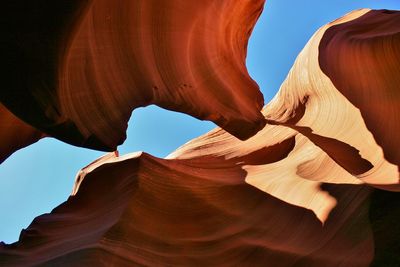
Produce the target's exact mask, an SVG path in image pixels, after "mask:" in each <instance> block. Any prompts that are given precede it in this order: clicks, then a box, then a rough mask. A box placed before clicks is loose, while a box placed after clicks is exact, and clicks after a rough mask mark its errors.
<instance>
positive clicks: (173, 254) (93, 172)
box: [0, 10, 400, 266]
mask: <svg viewBox="0 0 400 267" xmlns="http://www.w3.org/2000/svg"><path fill="white" fill-rule="evenodd" d="M371 14H372V17H370V16H371ZM387 14H388V13H387V12H369V11H368V10H360V11H356V12H353V13H350V14H348V15H347V16H345V17H344V18H341V19H339V20H337V21H335V22H333V23H330V24H328V25H326V26H324V27H322V28H321V29H320V30H319V31H318V32H317V33H316V34H315V35H314V36H313V38H312V39H311V40H310V42H309V43H308V44H307V46H306V47H305V49H304V50H303V51H302V52H301V54H300V55H299V57H298V59H297V60H296V62H295V64H294V66H293V68H292V70H291V72H290V73H289V75H288V77H287V79H286V81H285V82H284V83H283V85H282V87H281V90H280V92H279V93H278V95H277V96H276V97H275V98H274V100H273V101H272V102H271V103H270V104H268V105H267V106H266V107H265V108H264V110H263V113H264V116H265V118H266V119H267V120H268V121H269V122H270V124H269V125H267V126H266V127H264V129H263V130H262V131H260V132H259V133H258V134H257V135H255V136H254V137H252V138H250V139H249V140H247V141H245V142H241V141H239V140H237V139H236V138H234V137H232V136H231V135H230V134H228V133H226V132H225V131H223V130H221V129H216V130H214V131H211V132H210V133H208V134H206V135H204V136H202V137H199V138H197V139H195V140H193V141H191V142H189V143H188V144H186V145H184V146H183V147H181V148H180V149H178V150H177V151H175V152H173V153H172V154H171V155H170V156H169V157H168V159H158V158H154V157H152V156H150V155H147V154H141V153H136V154H131V155H126V156H122V157H118V156H117V155H115V154H107V155H105V156H104V157H102V158H100V159H99V160H97V161H95V162H93V163H92V164H90V165H89V166H87V167H85V168H84V169H82V171H81V172H80V173H79V174H78V176H77V178H76V184H75V187H74V189H73V193H72V196H71V197H70V198H69V199H68V201H66V202H65V203H63V204H62V205H60V206H59V207H57V208H56V209H54V210H53V211H52V213H51V214H46V215H42V216H40V217H38V218H36V219H35V220H34V221H33V222H32V224H31V225H30V226H29V228H28V229H27V230H24V231H23V232H22V233H21V237H20V241H19V242H17V243H14V244H11V245H4V244H3V245H2V246H1V247H0V263H1V264H5V265H9V266H18V265H30V264H41V265H44V266H54V265H55V266H71V265H72V266H74V265H86V266H110V265H115V266H132V265H146V266H148V265H150V266H160V265H163V266H165V265H166V266H191V265H193V266H199V265H201V266H221V265H222V266H232V265H239V266H368V265H370V264H372V265H376V266H390V265H393V266H395V265H398V263H400V259H399V257H398V255H399V251H398V250H399V249H398V245H396V244H398V240H397V237H398V234H399V233H400V231H399V230H398V229H397V228H398V227H395V225H397V219H398V217H399V216H400V210H399V208H398V204H399V199H400V198H399V195H398V193H388V192H384V191H380V190H377V189H372V188H371V187H370V186H368V185H366V184H365V183H369V184H371V185H373V186H376V187H379V188H386V189H390V190H398V189H399V182H398V170H397V166H396V165H393V164H392V163H390V162H389V161H387V160H386V159H385V157H384V155H386V149H385V147H384V146H383V149H382V148H381V147H380V146H379V141H378V140H376V137H375V136H376V133H375V132H373V130H371V129H372V127H368V128H367V126H368V123H366V122H365V120H364V115H363V110H362V109H359V108H357V104H356V103H353V102H352V100H351V99H349V98H347V97H346V96H345V95H343V94H341V93H340V90H339V89H337V88H336V87H335V85H334V83H333V82H332V80H331V79H330V78H329V77H328V76H327V75H326V74H325V73H324V72H323V71H322V70H321V68H320V65H319V61H320V60H321V57H322V56H329V54H321V53H319V49H320V46H319V45H320V43H321V39H323V38H325V37H324V36H325V33H326V32H327V30H329V29H330V28H331V27H332V28H333V27H335V26H334V25H341V26H342V27H344V28H346V27H345V25H348V27H350V29H351V27H352V25H358V23H361V22H362V21H365V19H366V18H370V19H372V20H376V19H377V20H378V21H380V19H379V18H380V17H385V16H386V15H387ZM393 14H397V16H398V14H399V13H390V15H391V18H392V19H394V20H397V16H394V15H393ZM368 20H369V19H367V21H368ZM360 21H361V22H360ZM367 25H369V26H368V27H367V28H368V30H371V29H370V27H373V26H371V25H370V24H367ZM374 25H375V26H376V27H379V25H380V24H379V23H378V24H374ZM340 32H341V31H338V34H339V35H340ZM355 32H356V33H357V32H360V30H359V31H355ZM350 33H352V31H350V30H349V33H348V34H350ZM334 39H335V38H333V40H334ZM376 49H378V48H376ZM339 62H340V61H339ZM342 64H344V63H342ZM397 64H398V62H397ZM355 66H356V67H357V66H358V65H355ZM337 68H338V69H341V68H340V67H337ZM377 77H378V78H377V79H379V76H377ZM350 81H351V80H350ZM352 90H355V91H356V90H358V87H354V88H352ZM380 92H384V90H383V89H382V91H380ZM354 94H357V92H354ZM377 94H378V96H379V93H377ZM359 97H361V98H362V97H363V94H362V93H359ZM360 102H362V101H361V100H360ZM390 103H391V104H393V105H397V102H390ZM360 110H361V111H360ZM371 114H372V115H371ZM371 114H369V115H370V116H373V113H371ZM387 123H389V124H390V123H394V122H393V121H392V120H388V121H387ZM389 127H393V126H389ZM371 131H372V132H371ZM385 140H386V139H385ZM371 192H372V194H371Z"/></svg>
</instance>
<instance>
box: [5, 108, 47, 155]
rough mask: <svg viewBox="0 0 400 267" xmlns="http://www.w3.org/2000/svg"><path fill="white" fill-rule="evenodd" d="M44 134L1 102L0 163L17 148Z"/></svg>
mask: <svg viewBox="0 0 400 267" xmlns="http://www.w3.org/2000/svg"><path fill="white" fill-rule="evenodd" d="M43 136H44V134H43V133H42V132H40V131H38V130H36V129H35V128H33V127H31V126H30V125H28V124H26V123H25V122H23V121H21V120H20V119H18V118H17V117H16V116H15V115H14V114H12V113H11V112H10V111H8V109H7V108H6V107H4V106H3V105H2V104H1V103H0V140H1V142H0V163H2V162H3V161H4V160H5V159H6V158H7V157H8V156H10V155H11V154H12V153H13V152H15V151H16V150H18V149H20V148H23V147H25V146H27V145H30V144H32V143H34V142H36V141H38V140H39V139H40V138H42V137H43Z"/></svg>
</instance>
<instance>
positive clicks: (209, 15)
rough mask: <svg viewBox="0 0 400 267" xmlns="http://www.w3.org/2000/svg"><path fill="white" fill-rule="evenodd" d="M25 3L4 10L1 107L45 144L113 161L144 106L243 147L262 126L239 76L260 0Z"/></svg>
mask: <svg viewBox="0 0 400 267" xmlns="http://www.w3.org/2000/svg"><path fill="white" fill-rule="evenodd" d="M25 2H26V1H14V2H12V3H11V2H10V3H7V5H6V6H5V7H4V9H5V10H7V15H5V18H3V20H4V22H5V25H6V27H7V29H6V30H5V36H4V37H3V38H4V40H5V41H4V42H2V49H0V50H1V51H2V53H3V54H2V58H4V62H3V63H4V64H6V65H7V72H6V73H5V75H4V80H5V88H7V90H4V92H3V91H2V93H1V101H2V103H3V104H4V105H5V106H7V108H8V109H9V110H11V111H12V112H13V113H14V114H16V115H17V116H18V117H20V118H21V119H23V120H24V121H26V122H28V123H29V124H31V125H33V126H34V127H36V128H38V129H40V130H42V131H44V132H46V133H48V134H49V135H51V136H54V137H56V138H59V139H60V140H63V141H66V142H68V143H71V144H74V145H78V146H84V147H88V148H94V149H100V150H106V151H112V150H115V149H116V147H117V145H119V144H121V143H122V142H123V140H124V139H125V130H126V128H127V122H128V119H129V117H130V115H131V112H132V110H133V109H134V108H136V107H141V106H146V105H150V104H157V105H159V106H161V107H164V108H167V109H170V110H175V111H179V112H184V113H187V114H190V115H192V116H195V117H197V118H199V119H205V120H211V121H214V122H215V123H216V124H218V125H219V126H221V127H222V128H224V129H225V130H227V131H228V132H230V133H232V134H233V135H235V136H237V137H239V138H241V139H246V138H249V137H250V136H252V135H254V134H255V133H256V132H257V131H258V130H260V129H261V128H262V127H263V126H264V124H265V120H264V117H263V116H262V114H261V113H260V110H261V108H262V106H263V97H262V94H261V93H260V92H259V90H258V86H257V84H256V83H255V82H254V81H253V80H252V79H251V78H250V76H249V75H248V73H247V70H246V67H245V58H246V50H247V42H248V38H249V36H250V33H251V31H252V28H253V26H254V24H255V22H256V20H257V18H258V16H259V15H260V13H261V11H262V9H263V5H264V0H255V1H247V0H239V1H238V0H224V1H214V0H207V1H185V0H173V1H171V0H163V1H147V0H146V1H125V0H117V1H107V0H91V1H65V0H62V1H50V3H49V1H45V0H40V1H35V3H25Z"/></svg>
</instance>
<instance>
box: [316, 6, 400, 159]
mask: <svg viewBox="0 0 400 267" xmlns="http://www.w3.org/2000/svg"><path fill="white" fill-rule="evenodd" d="M319 53H320V56H319V62H320V65H321V69H322V70H323V72H324V73H325V74H326V75H327V76H328V77H329V78H330V79H331V81H332V83H333V84H334V85H335V87H336V88H337V89H338V90H339V91H340V92H341V93H342V94H343V95H344V96H345V97H346V98H347V99H348V100H349V101H350V102H351V103H352V104H353V105H354V106H356V107H357V108H358V109H359V110H360V112H361V116H362V118H363V120H364V122H365V124H366V126H367V128H368V129H369V130H370V131H371V133H372V134H373V137H374V139H375V140H376V142H377V143H378V144H379V145H380V146H381V147H382V148H383V151H384V155H385V158H386V159H387V160H388V161H390V162H391V163H393V164H396V165H397V166H400V151H399V149H398V148H399V147H400V138H399V133H400V63H399V62H400V15H399V12H395V11H388V10H373V11H370V12H368V13H367V14H365V15H364V16H362V17H360V18H359V19H357V20H353V21H351V22H348V23H345V24H339V25H335V26H333V27H330V28H329V29H328V30H327V31H326V33H325V34H324V37H323V38H322V40H321V44H320V49H319Z"/></svg>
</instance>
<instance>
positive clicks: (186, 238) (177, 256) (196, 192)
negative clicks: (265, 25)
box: [0, 154, 373, 266]
mask: <svg viewBox="0 0 400 267" xmlns="http://www.w3.org/2000/svg"><path fill="white" fill-rule="evenodd" d="M94 164H95V165H100V166H97V168H96V167H95V168H94V170H90V168H91V166H89V167H88V168H89V169H86V170H85V169H84V170H83V171H82V172H81V174H80V175H79V176H78V177H77V184H76V188H75V190H74V191H75V194H74V195H73V196H71V197H70V199H69V200H68V201H67V202H65V203H64V204H62V205H61V206H59V207H57V208H56V209H55V210H53V211H52V213H51V214H48V215H42V216H40V217H38V218H36V219H35V221H34V222H33V223H32V224H31V226H30V227H29V228H28V230H26V231H23V232H22V233H21V237H20V241H19V242H18V243H16V244H13V245H9V246H3V248H2V249H1V252H0V253H1V254H0V255H1V257H0V259H1V262H0V263H2V264H4V265H7V266H18V265H27V264H43V265H44V266H71V265H73V266H74V265H86V266H110V265H113V266H132V265H143V266H191V265H196V266H199V265H202V266H221V265H223V266H232V265H239V266H265V265H267V266H268V265H270V266H292V265H296V266H337V265H338V264H339V263H341V264H343V265H344V266H366V265H367V264H368V263H369V262H370V261H371V257H372V254H373V240H372V234H371V229H370V228H369V225H368V224H367V223H366V221H367V220H368V206H367V205H366V198H367V196H368V194H369V191H370V190H369V189H368V188H367V187H365V186H358V185H326V187H325V188H324V190H327V191H326V192H329V194H332V195H333V196H335V197H336V198H337V200H338V205H337V206H336V207H335V210H334V211H333V212H332V213H331V215H330V216H329V219H328V220H326V221H325V224H324V225H322V224H321V222H320V221H319V220H318V219H317V218H316V217H315V215H314V214H313V213H312V212H311V211H310V210H308V209H305V208H302V207H298V206H294V205H290V204H288V203H287V202H285V201H282V200H279V199H278V198H275V197H273V196H271V195H269V194H266V193H265V192H262V191H261V190H258V189H256V188H254V187H252V186H250V185H248V184H247V183H245V181H244V177H245V176H246V172H245V171H244V170H243V169H242V168H241V167H240V165H235V164H232V162H229V161H225V160H221V159H217V158H215V159H210V158H204V159H198V160H162V159H156V158H153V157H151V156H149V155H146V154H143V155H141V156H140V154H135V155H131V156H126V157H125V158H124V157H122V158H114V157H113V155H107V156H106V157H105V158H103V159H100V161H98V162H95V163H94ZM349 203H351V205H348V204H349ZM349 233H351V234H349Z"/></svg>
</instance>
